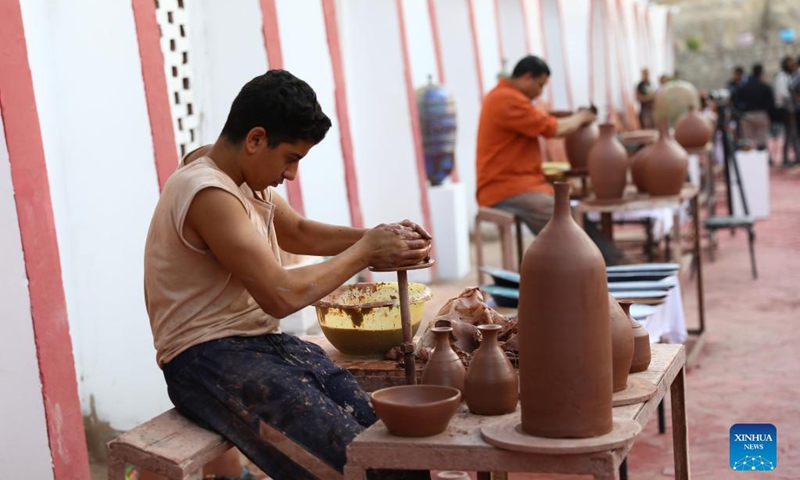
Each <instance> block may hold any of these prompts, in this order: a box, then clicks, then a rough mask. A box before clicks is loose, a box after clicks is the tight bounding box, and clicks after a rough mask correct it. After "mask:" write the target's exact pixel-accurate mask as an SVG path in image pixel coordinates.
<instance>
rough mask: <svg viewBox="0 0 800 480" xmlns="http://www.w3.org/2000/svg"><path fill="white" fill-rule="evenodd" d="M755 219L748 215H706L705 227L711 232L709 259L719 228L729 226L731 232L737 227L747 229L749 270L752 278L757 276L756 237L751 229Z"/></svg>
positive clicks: (712, 253) (712, 252) (712, 257)
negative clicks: (715, 234) (754, 244)
mask: <svg viewBox="0 0 800 480" xmlns="http://www.w3.org/2000/svg"><path fill="white" fill-rule="evenodd" d="M754 224H755V219H754V218H753V217H750V216H743V217H734V216H732V217H708V218H707V219H706V222H705V225H706V229H707V230H709V232H710V233H711V242H710V244H711V245H710V253H711V260H714V238H713V236H714V233H716V231H717V230H719V229H720V228H729V229H731V232H733V231H734V230H735V229H737V228H743V229H745V230H747V241H748V243H749V246H750V270H751V271H752V273H753V278H758V269H757V268H756V251H755V247H754V246H753V243H754V242H755V239H756V233H755V231H754V230H753V225H754Z"/></svg>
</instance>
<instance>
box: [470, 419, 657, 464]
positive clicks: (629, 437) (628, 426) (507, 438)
mask: <svg viewBox="0 0 800 480" xmlns="http://www.w3.org/2000/svg"><path fill="white" fill-rule="evenodd" d="M641 431H642V426H641V425H639V423H638V422H636V421H635V420H629V419H621V418H615V419H614V428H613V430H611V431H610V432H608V433H606V434H605V435H600V436H597V437H589V438H545V437H536V436H534V435H528V434H527V433H525V432H523V431H522V425H521V424H520V420H519V417H517V416H513V417H510V418H504V419H502V420H500V421H498V422H496V423H493V424H491V425H486V426H484V427H481V437H483V439H484V441H486V443H488V444H490V445H494V446H495V447H497V448H502V449H504V450H511V451H515V452H525V453H541V454H550V455H558V454H561V455H576V454H579V453H592V452H602V451H604V450H611V449H614V448H619V447H622V446H624V445H627V444H629V443H631V442H633V439H634V438H636V436H637V435H638V434H639V432H641Z"/></svg>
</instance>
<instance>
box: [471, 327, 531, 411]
mask: <svg viewBox="0 0 800 480" xmlns="http://www.w3.org/2000/svg"><path fill="white" fill-rule="evenodd" d="M502 328H503V327H502V326H500V325H497V324H489V325H478V330H480V332H481V334H483V340H482V341H481V346H480V347H479V348H478V349H477V350H476V351H475V353H474V354H473V355H472V360H471V361H470V362H469V368H468V369H467V377H466V378H465V379H464V397H465V399H466V401H467V406H468V407H469V410H470V412H472V413H477V414H478V415H503V414H505V413H511V412H513V411H514V410H516V409H517V400H518V399H519V377H518V376H517V371H516V370H515V369H514V366H513V365H512V364H511V361H510V360H509V359H508V357H507V356H506V354H505V353H504V352H503V350H502V349H501V348H500V344H498V343H497V334H498V333H499V332H500V330H502Z"/></svg>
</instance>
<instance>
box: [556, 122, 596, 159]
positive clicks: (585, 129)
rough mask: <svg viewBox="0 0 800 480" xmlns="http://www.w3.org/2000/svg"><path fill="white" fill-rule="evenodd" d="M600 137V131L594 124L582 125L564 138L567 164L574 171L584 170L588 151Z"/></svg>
mask: <svg viewBox="0 0 800 480" xmlns="http://www.w3.org/2000/svg"><path fill="white" fill-rule="evenodd" d="M599 137H600V129H599V128H598V127H597V124H596V123H595V122H592V123H590V124H588V125H584V126H582V127H581V128H579V129H577V130H575V131H574V132H572V133H570V134H569V135H567V136H566V137H565V138H564V148H565V149H566V150H567V158H568V159H569V164H570V165H571V166H572V168H574V169H581V168H586V162H587V160H588V158H589V150H591V149H592V146H593V145H594V144H595V142H596V141H597V139H598V138H599Z"/></svg>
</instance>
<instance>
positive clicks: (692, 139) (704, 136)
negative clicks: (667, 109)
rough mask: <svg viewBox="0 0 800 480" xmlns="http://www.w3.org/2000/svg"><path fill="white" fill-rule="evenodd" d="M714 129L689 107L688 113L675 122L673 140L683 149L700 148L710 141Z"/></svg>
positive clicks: (692, 107)
mask: <svg viewBox="0 0 800 480" xmlns="http://www.w3.org/2000/svg"><path fill="white" fill-rule="evenodd" d="M713 134H714V128H713V127H712V125H711V122H709V121H708V120H706V119H705V118H703V117H702V116H700V115H699V114H698V113H697V111H696V110H695V108H694V105H689V111H688V112H686V113H684V114H683V115H681V117H680V118H679V119H678V120H677V121H676V122H675V140H676V141H677V142H678V143H679V144H681V146H682V147H683V148H700V147H702V146H704V145H705V144H706V143H708V141H709V140H711V136H712V135H713Z"/></svg>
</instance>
